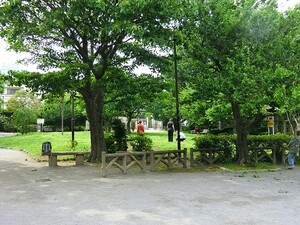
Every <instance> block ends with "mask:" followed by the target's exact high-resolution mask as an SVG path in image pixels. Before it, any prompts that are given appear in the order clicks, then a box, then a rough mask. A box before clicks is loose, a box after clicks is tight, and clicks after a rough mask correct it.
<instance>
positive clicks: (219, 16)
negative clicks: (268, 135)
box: [181, 0, 287, 164]
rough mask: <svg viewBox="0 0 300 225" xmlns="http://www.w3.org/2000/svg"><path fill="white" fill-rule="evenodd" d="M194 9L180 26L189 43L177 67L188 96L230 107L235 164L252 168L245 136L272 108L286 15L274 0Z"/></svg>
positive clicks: (221, 1)
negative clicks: (180, 71) (182, 70)
mask: <svg viewBox="0 0 300 225" xmlns="http://www.w3.org/2000/svg"><path fill="white" fill-rule="evenodd" d="M200 3H202V4H200ZM194 7H195V8H194V9H193V10H191V13H190V15H189V17H188V18H187V19H186V20H184V21H183V26H182V27H183V33H184V34H185V35H186V37H187V39H188V40H189V41H188V42H185V46H184V47H185V49H184V51H185V55H184V59H185V62H182V63H181V66H182V67H183V68H184V70H185V73H187V74H189V76H187V77H186V79H187V80H186V82H187V83H189V84H192V85H190V86H189V88H190V91H191V93H192V95H191V98H192V99H194V101H199V99H200V101H206V102H207V103H208V104H207V106H208V107H210V106H213V105H214V104H215V103H216V102H217V103H218V104H219V105H221V106H223V107H224V108H225V107H226V106H227V105H228V104H229V105H230V107H231V113H232V118H233V120H234V122H235V129H236V133H237V155H238V163H240V164H242V163H245V164H250V163H251V162H250V158H249V154H248V145H247V135H248V134H249V132H251V130H253V128H255V127H256V126H257V125H258V124H259V123H260V122H261V121H262V120H263V119H264V118H265V117H266V115H268V112H267V106H268V107H271V108H273V107H275V102H274V101H273V99H274V98H273V97H274V96H273V93H274V92H273V90H275V89H276V87H278V86H280V85H281V84H280V82H281V81H282V79H280V78H279V77H278V73H275V71H276V68H277V67H276V65H277V64H280V63H282V58H281V57H280V56H281V51H283V52H287V50H286V49H284V47H285V46H282V45H281V43H282V39H281V38H282V37H283V33H282V32H283V28H284V27H283V26H282V25H283V21H284V17H283V15H282V14H280V13H279V12H277V10H276V4H275V3H274V2H273V1H270V2H269V1H226V0H218V1H216V0H209V1H205V3H204V2H203V1H196V4H195V6H194ZM191 18H194V20H192V19H191ZM191 22H192V23H191ZM284 40H286V39H284ZM274 81H279V82H274ZM197 99H198V100H197Z"/></svg>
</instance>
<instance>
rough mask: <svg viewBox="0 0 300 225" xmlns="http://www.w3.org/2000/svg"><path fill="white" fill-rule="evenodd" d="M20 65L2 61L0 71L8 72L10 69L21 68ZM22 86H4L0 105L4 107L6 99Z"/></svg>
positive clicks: (5, 73) (21, 88)
mask: <svg viewBox="0 0 300 225" xmlns="http://www.w3.org/2000/svg"><path fill="white" fill-rule="evenodd" d="M21 69H22V66H21V65H17V64H10V63H2V64H0V72H1V73H2V74H4V75H7V74H8V71H10V70H21ZM23 89H25V88H24V87H15V86H13V87H11V86H7V85H5V86H4V92H3V93H1V102H2V103H1V106H2V108H3V109H5V108H6V104H7V102H8V100H9V99H10V98H11V97H12V96H13V95H14V94H15V93H16V92H17V91H18V90H23Z"/></svg>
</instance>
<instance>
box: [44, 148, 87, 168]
mask: <svg viewBox="0 0 300 225" xmlns="http://www.w3.org/2000/svg"><path fill="white" fill-rule="evenodd" d="M89 154H90V152H49V153H42V155H47V156H48V160H49V166H51V167H55V166H57V156H68V155H73V156H74V157H75V164H76V166H79V165H83V159H84V155H89Z"/></svg>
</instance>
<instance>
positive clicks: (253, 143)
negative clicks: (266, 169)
mask: <svg viewBox="0 0 300 225" xmlns="http://www.w3.org/2000/svg"><path fill="white" fill-rule="evenodd" d="M291 138H292V136H290V135H286V134H281V133H277V134H273V135H249V136H248V146H249V147H267V146H270V147H273V148H274V149H275V150H276V158H280V157H281V156H280V154H281V151H282V150H284V148H285V147H284V146H285V145H286V144H288V143H289V141H290V140H291ZM194 140H195V148H197V149H199V148H219V149H223V150H224V156H225V157H224V158H225V159H222V162H233V160H234V159H235V158H236V153H237V152H236V135H200V136H198V137H196V138H194Z"/></svg>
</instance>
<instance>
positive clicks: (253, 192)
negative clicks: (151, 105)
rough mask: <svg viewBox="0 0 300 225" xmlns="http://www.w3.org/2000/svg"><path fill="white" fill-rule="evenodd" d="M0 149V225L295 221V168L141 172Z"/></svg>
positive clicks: (299, 199)
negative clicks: (104, 171)
mask: <svg viewBox="0 0 300 225" xmlns="http://www.w3.org/2000/svg"><path fill="white" fill-rule="evenodd" d="M60 165H61V166H58V167H56V168H49V167H48V166H47V162H36V161H34V160H32V159H31V158H30V157H29V156H28V155H27V154H26V153H24V152H21V151H13V150H6V149H0V190H1V192H0V224H1V225H24V224H25V225H50V224H51V225H52V224H60V225H75V224H78V225H79V224H84V225H95V224H100V225H102V224H103V225H106V224H108V225H110V224H116V225H127V224H128V225H131V224H143V225H152V224H153V225H154V224H155V225H157V224H159V225H160V224H162V225H164V224H172V225H177V224H178V225H179V224H180V225H193V224H214V225H216V224H217V225H218V224H228V225H229V224H230V225H232V224H239V225H240V224H247V225H249V224H251V225H256V224H264V225H265V224H272V225H281V224H282V225H286V224H289V225H296V224H299V219H300V216H299V212H298V209H299V207H300V169H299V168H297V167H296V169H294V170H287V169H282V170H279V171H276V172H225V171H211V172H168V171H166V172H154V173H151V172H146V173H142V172H140V171H139V170H134V169H133V170H129V171H128V174H121V173H120V171H119V170H111V171H109V173H108V177H107V178H102V177H101V170H100V166H99V165H90V164H86V165H84V166H79V167H76V166H73V162H72V163H68V162H66V163H64V164H61V163H60Z"/></svg>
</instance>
